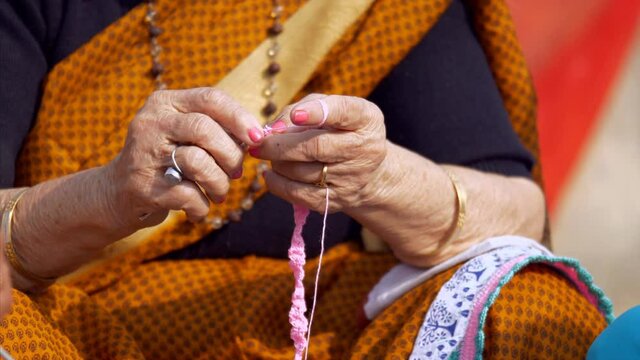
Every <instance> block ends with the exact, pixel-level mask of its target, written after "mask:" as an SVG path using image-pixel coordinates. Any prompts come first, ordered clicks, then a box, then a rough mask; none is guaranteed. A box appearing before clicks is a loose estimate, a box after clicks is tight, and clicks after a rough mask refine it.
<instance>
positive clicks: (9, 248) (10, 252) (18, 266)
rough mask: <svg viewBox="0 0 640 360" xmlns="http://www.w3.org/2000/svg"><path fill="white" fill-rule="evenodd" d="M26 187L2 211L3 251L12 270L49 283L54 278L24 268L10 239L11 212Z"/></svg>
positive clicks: (37, 282) (36, 280)
mask: <svg viewBox="0 0 640 360" xmlns="http://www.w3.org/2000/svg"><path fill="white" fill-rule="evenodd" d="M27 189H28V188H24V189H20V190H19V191H18V192H17V193H16V194H15V195H14V196H13V198H12V199H11V200H9V202H8V203H7V205H6V206H5V209H4V212H3V214H2V224H1V229H2V231H1V232H0V236H2V237H3V238H4V239H3V240H4V253H5V255H6V256H7V260H8V261H9V265H10V266H11V267H12V268H13V270H15V271H16V272H17V273H18V274H20V275H21V276H22V277H24V278H25V279H27V280H29V281H31V282H34V283H36V284H37V285H46V284H49V283H51V282H52V281H53V280H55V279H54V278H45V277H42V276H39V275H36V274H34V273H32V272H31V271H29V270H27V269H25V268H24V266H22V263H21V262H20V256H19V255H18V253H17V252H16V249H15V247H14V246H13V242H12V241H11V225H12V222H13V212H14V210H15V209H16V206H17V205H18V202H19V201H20V198H22V195H24V193H25V192H26V191H27Z"/></svg>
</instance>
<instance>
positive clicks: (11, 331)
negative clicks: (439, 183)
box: [0, 245, 606, 359]
mask: <svg viewBox="0 0 640 360" xmlns="http://www.w3.org/2000/svg"><path fill="white" fill-rule="evenodd" d="M393 264H395V260H394V259H393V258H392V257H391V256H389V255H385V254H378V255H374V254H367V253H363V252H361V251H360V250H359V249H357V248H356V247H355V245H340V246H338V247H335V248H333V249H332V250H331V251H329V252H328V254H327V257H326V258H325V262H324V266H323V274H322V277H321V281H320V284H319V288H320V297H319V304H318V309H317V310H318V311H317V312H316V318H315V321H314V328H313V335H312V339H311V348H310V351H311V352H310V354H311V358H312V359H406V358H407V357H408V355H409V354H410V353H411V349H412V347H413V341H414V339H415V336H416V334H417V333H418V329H419V327H420V325H421V324H422V321H423V319H424V316H425V314H426V311H427V309H428V308H429V306H430V304H431V302H432V301H433V299H434V298H435V296H436V295H437V293H438V291H439V290H440V287H441V286H442V285H443V284H444V283H445V282H446V281H447V280H449V279H450V278H451V276H452V275H453V273H454V272H455V271H456V270H457V268H458V267H457V266H456V267H454V268H451V269H449V270H447V271H444V272H442V273H440V274H438V275H437V276H436V277H434V278H432V279H431V280H429V281H427V282H425V283H423V284H422V285H420V286H419V287H417V288H415V289H413V290H412V291H410V292H408V293H407V294H405V295H404V296H403V297H402V298H400V299H399V300H398V301H396V302H395V303H394V304H392V305H391V306H390V307H389V308H387V309H386V310H385V311H383V312H382V313H381V314H380V315H378V317H376V318H375V319H374V320H373V321H372V322H371V323H370V324H368V325H367V326H366V328H364V330H363V327H364V325H365V323H363V322H362V321H361V320H359V319H362V316H363V314H362V304H363V301H364V300H365V297H366V294H367V292H368V291H369V289H370V288H371V287H372V286H373V285H374V284H375V283H376V282H377V281H378V278H379V277H380V276H381V275H382V274H383V273H384V272H385V271H386V270H387V269H388V268H389V267H390V266H392V265H393ZM316 265H317V261H312V262H310V263H309V264H308V265H307V271H310V270H312V269H313V268H314V267H315V266H316ZM312 286H313V284H312V279H310V278H308V279H306V281H305V287H306V288H307V293H308V294H309V293H310V290H311V288H312ZM292 288H293V284H292V281H291V274H290V271H289V269H288V266H287V264H286V262H285V261H279V260H271V259H264V258H255V257H248V258H245V259H238V260H201V261H175V262H166V263H156V262H154V263H149V264H145V265H143V266H141V267H138V268H137V269H136V270H135V271H134V272H132V273H130V274H127V276H125V277H124V278H123V279H122V280H121V281H119V282H118V283H117V284H116V285H114V286H112V287H109V288H108V289H105V290H103V291H101V292H98V293H96V294H93V295H92V296H91V297H88V296H87V295H85V294H84V293H82V292H81V291H79V290H77V289H73V288H69V287H64V286H54V287H53V288H52V289H51V290H50V291H49V292H48V293H47V294H45V295H43V296H41V297H36V298H34V299H32V300H31V299H29V298H28V297H27V296H25V295H24V294H21V293H19V292H17V291H16V292H15V299H16V305H15V306H14V308H13V310H12V312H11V314H10V315H9V316H8V317H7V318H6V319H5V320H4V321H3V323H2V325H1V326H0V345H2V346H3V347H5V348H7V349H8V350H9V351H11V353H12V354H13V355H14V356H15V357H16V359H45V358H47V356H48V358H49V359H55V358H59V359H142V358H146V359H176V358H180V359H291V358H292V357H293V346H292V345H291V342H290V340H289V336H288V329H289V326H288V322H287V310H288V306H289V298H290V295H291V290H292ZM605 326H606V322H605V320H604V318H603V316H602V315H601V314H600V313H599V312H598V311H597V309H596V308H594V307H593V306H591V305H590V304H589V303H588V302H587V301H586V300H585V299H584V297H582V295H580V293H579V292H578V291H577V290H576V289H575V288H574V287H573V285H571V283H570V282H569V281H568V280H566V279H565V278H564V277H563V276H562V275H561V274H559V273H557V272H556V271H554V270H552V269H550V268H548V267H546V266H545V265H531V266H529V267H527V268H525V269H523V270H521V271H520V272H519V273H518V274H517V275H516V276H515V277H514V278H513V279H512V280H511V282H509V283H508V284H507V285H506V286H505V287H504V288H503V289H502V291H501V293H500V296H499V297H498V298H497V301H496V302H495V304H494V305H493V307H492V308H491V310H490V311H489V316H488V317H487V323H486V325H485V329H484V331H485V334H486V336H487V337H486V342H485V351H484V357H485V358H487V359H527V358H557V359H577V358H583V357H584V354H585V353H586V351H587V349H588V348H589V345H590V344H591V342H592V341H593V340H594V339H595V337H596V336H597V334H598V333H599V332H600V331H602V330H603V329H604V327H605Z"/></svg>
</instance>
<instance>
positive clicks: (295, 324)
mask: <svg viewBox="0 0 640 360" xmlns="http://www.w3.org/2000/svg"><path fill="white" fill-rule="evenodd" d="M307 216H309V209H307V208H305V207H302V206H300V205H293V219H294V221H295V228H294V229H293V236H292V237H291V247H290V248H289V267H290V268H291V270H292V271H293V277H294V279H295V286H294V289H293V295H291V310H289V323H291V339H292V340H293V345H294V347H295V349H296V352H295V357H294V359H295V360H301V359H302V354H303V353H304V350H305V348H306V347H307V338H306V337H305V335H306V333H307V326H308V322H307V318H306V317H305V316H304V313H305V312H306V311H307V303H306V302H305V301H304V285H302V279H304V264H305V261H306V260H305V256H306V255H305V251H304V239H303V238H302V228H303V227H304V224H305V223H306V222H307Z"/></svg>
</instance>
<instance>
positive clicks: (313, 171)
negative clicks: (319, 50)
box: [271, 161, 334, 185]
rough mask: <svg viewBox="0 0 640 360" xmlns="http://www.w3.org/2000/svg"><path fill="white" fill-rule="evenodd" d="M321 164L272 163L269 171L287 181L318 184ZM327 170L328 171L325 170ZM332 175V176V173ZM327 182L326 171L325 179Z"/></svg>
mask: <svg viewBox="0 0 640 360" xmlns="http://www.w3.org/2000/svg"><path fill="white" fill-rule="evenodd" d="M323 167H324V164H323V163H319V162H296V161H272V162H271V169H272V170H273V171H274V172H275V173H277V174H278V175H281V176H283V177H285V178H287V179H289V180H292V181H297V182H301V183H305V184H310V185H313V184H316V183H319V182H320V180H321V178H322V168H323ZM327 170H328V169H327ZM332 174H334V173H333V172H332ZM325 181H326V182H327V183H328V182H329V176H328V171H327V178H326V179H325Z"/></svg>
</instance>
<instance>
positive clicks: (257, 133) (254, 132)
mask: <svg viewBox="0 0 640 360" xmlns="http://www.w3.org/2000/svg"><path fill="white" fill-rule="evenodd" d="M263 137H264V135H263V134H262V129H260V128H257V127H254V128H251V129H250V130H249V138H250V139H251V141H253V142H255V143H257V142H260V140H262V138H263Z"/></svg>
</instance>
